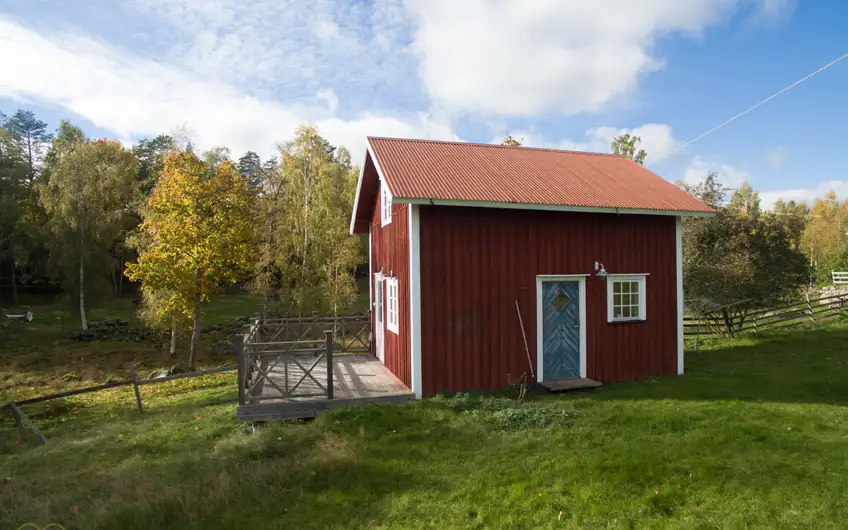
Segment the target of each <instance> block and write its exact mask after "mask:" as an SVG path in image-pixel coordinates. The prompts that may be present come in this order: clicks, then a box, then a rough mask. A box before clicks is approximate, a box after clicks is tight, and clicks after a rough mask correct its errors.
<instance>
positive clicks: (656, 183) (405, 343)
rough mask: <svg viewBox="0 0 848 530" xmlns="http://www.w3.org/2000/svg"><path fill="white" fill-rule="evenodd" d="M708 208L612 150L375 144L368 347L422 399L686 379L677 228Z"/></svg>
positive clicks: (367, 198)
mask: <svg viewBox="0 0 848 530" xmlns="http://www.w3.org/2000/svg"><path fill="white" fill-rule="evenodd" d="M713 213H714V212H713V210H712V209H711V208H709V207H708V206H706V205H704V204H702V203H701V202H699V201H698V200H696V199H694V198H693V197H691V196H690V195H689V194H687V193H685V192H684V191H682V190H680V189H678V188H677V187H676V186H674V185H673V184H671V183H669V182H667V181H665V180H663V179H662V178H660V177H659V176H657V175H655V174H654V173H652V172H651V171H649V170H648V169H645V168H644V167H642V166H640V165H639V164H636V163H635V162H633V161H631V160H630V159H628V158H624V157H620V156H616V155H608V154H597V153H583V152H572V151H557V150H551V149H534V148H524V147H508V146H502V145H486V144H471V143H461V142H440V141H429V140H406V139H395V138H369V139H368V145H367V152H366V155H365V161H364V163H363V165H362V170H361V174H360V176H359V182H358V184H357V190H356V200H355V203H354V209H353V215H352V219H351V227H350V229H351V233H356V234H366V233H367V234H368V235H369V254H370V259H369V271H370V282H369V283H370V292H371V308H372V314H373V318H372V326H373V330H372V331H373V342H372V348H373V350H372V352H373V354H374V355H376V356H377V357H378V358H379V359H380V360H381V361H383V362H384V363H385V365H386V366H387V367H388V368H389V370H391V371H392V372H393V373H394V374H395V375H396V376H397V377H398V378H399V379H400V380H401V381H402V382H403V383H404V384H406V385H407V386H408V387H409V388H410V389H412V390H413V391H414V392H415V394H416V395H417V396H419V397H420V396H427V395H431V394H435V393H437V392H440V391H443V390H444V391H448V392H457V391H464V390H473V389H494V388H501V387H503V386H505V385H506V384H507V377H508V375H511V377H513V378H516V377H517V376H519V375H520V374H523V373H526V374H527V376H528V377H531V376H532V377H535V379H536V380H537V381H539V382H542V383H545V384H549V385H556V384H557V383H563V382H565V383H568V382H577V383H579V382H580V381H583V380H586V379H591V380H596V381H602V382H612V381H627V380H634V379H640V378H644V377H647V376H659V375H673V374H680V373H683V328H682V325H683V318H682V315H683V289H682V285H683V283H682V272H681V268H682V267H681V236H680V218H681V217H682V216H691V215H695V216H708V215H712V214H713ZM519 315H520V317H521V318H520V319H519ZM525 337H526V345H525Z"/></svg>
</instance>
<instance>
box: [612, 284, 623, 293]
mask: <svg viewBox="0 0 848 530" xmlns="http://www.w3.org/2000/svg"><path fill="white" fill-rule="evenodd" d="M612 292H613V293H614V294H619V293H620V292H621V282H612Z"/></svg>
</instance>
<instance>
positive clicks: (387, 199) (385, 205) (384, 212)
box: [380, 181, 392, 226]
mask: <svg viewBox="0 0 848 530" xmlns="http://www.w3.org/2000/svg"><path fill="white" fill-rule="evenodd" d="M380 216H381V218H382V221H381V223H382V224H381V226H386V225H387V224H389V223H391V222H392V192H390V191H389V187H388V186H386V183H385V182H382V181H381V182H380Z"/></svg>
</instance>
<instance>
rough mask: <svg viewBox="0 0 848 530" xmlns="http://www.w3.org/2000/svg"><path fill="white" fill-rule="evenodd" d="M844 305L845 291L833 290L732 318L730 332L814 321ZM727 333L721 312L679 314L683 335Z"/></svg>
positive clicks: (836, 312)
mask: <svg viewBox="0 0 848 530" xmlns="http://www.w3.org/2000/svg"><path fill="white" fill-rule="evenodd" d="M846 309H848V295H846V294H835V295H830V296H823V297H820V298H815V299H810V298H807V299H806V300H804V301H801V302H797V303H794V304H788V305H785V306H780V307H775V308H770V309H761V310H757V311H752V312H750V313H748V314H746V315H744V318H739V317H737V318H736V321H735V322H733V324H732V326H731V329H732V333H733V334H736V333H747V332H753V333H758V332H760V331H766V330H774V329H780V328H785V327H789V326H797V325H798V324H804V323H808V324H809V323H818V322H825V321H827V320H830V319H833V318H836V317H838V316H839V315H840V314H842V313H843V312H844V311H845V310H846ZM727 334H730V330H728V326H727V324H726V323H725V321H724V316H723V315H722V314H721V313H719V312H716V313H707V314H703V315H700V316H697V315H686V316H684V318H683V336H684V337H686V338H696V337H705V336H712V335H727Z"/></svg>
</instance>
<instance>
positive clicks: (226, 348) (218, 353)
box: [212, 340, 236, 357]
mask: <svg viewBox="0 0 848 530" xmlns="http://www.w3.org/2000/svg"><path fill="white" fill-rule="evenodd" d="M235 353H236V349H235V348H234V347H233V344H232V343H231V342H230V341H228V340H222V341H218V342H216V343H215V344H213V345H212V355H213V356H215V357H226V356H229V355H235Z"/></svg>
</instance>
